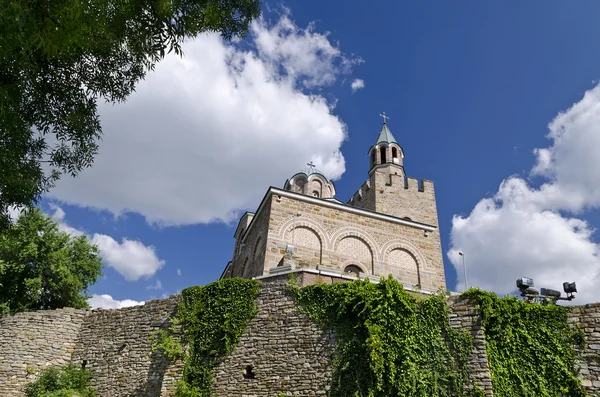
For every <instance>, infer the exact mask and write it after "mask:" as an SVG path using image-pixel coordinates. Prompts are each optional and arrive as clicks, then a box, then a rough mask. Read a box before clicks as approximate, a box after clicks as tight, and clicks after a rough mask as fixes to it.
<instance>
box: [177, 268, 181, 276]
mask: <svg viewBox="0 0 600 397" xmlns="http://www.w3.org/2000/svg"><path fill="white" fill-rule="evenodd" d="M177 275H178V276H181V269H180V268H177Z"/></svg>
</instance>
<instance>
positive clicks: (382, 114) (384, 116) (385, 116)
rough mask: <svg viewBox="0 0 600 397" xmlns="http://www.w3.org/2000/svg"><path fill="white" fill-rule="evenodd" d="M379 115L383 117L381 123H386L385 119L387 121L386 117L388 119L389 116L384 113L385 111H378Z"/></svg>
mask: <svg viewBox="0 0 600 397" xmlns="http://www.w3.org/2000/svg"><path fill="white" fill-rule="evenodd" d="M379 115H380V116H381V117H383V124H385V123H386V121H387V119H389V117H388V116H387V115H386V114H385V112H383V113H379Z"/></svg>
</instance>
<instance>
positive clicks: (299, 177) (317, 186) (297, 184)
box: [283, 163, 335, 199]
mask: <svg viewBox="0 0 600 397" xmlns="http://www.w3.org/2000/svg"><path fill="white" fill-rule="evenodd" d="M308 165H309V168H307V169H304V170H302V171H300V172H297V173H295V174H294V175H293V176H292V177H291V178H290V179H288V180H287V181H285V184H284V185H283V188H284V189H285V190H289V191H290V192H294V193H300V194H305V195H307V196H312V197H317V198H324V199H329V198H333V197H334V196H335V186H334V185H333V182H331V181H330V180H329V179H327V177H326V176H325V174H323V173H322V172H321V171H319V170H318V169H316V168H315V167H314V166H313V165H312V163H309V164H308Z"/></svg>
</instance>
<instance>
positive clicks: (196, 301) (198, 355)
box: [153, 278, 259, 397]
mask: <svg viewBox="0 0 600 397" xmlns="http://www.w3.org/2000/svg"><path fill="white" fill-rule="evenodd" d="M258 292H259V282H258V281H255V280H246V279H236V278H233V279H223V280H219V281H216V282H214V283H211V284H207V285H205V286H203V287H189V288H186V289H184V290H183V291H182V292H181V300H180V301H179V308H178V311H177V314H176V315H175V317H174V318H173V319H172V323H173V325H172V326H171V328H170V329H169V330H168V331H159V332H158V333H157V335H156V340H155V341H154V344H153V349H155V350H162V351H164V352H165V353H166V354H167V355H168V356H169V357H170V358H171V359H172V360H178V359H183V360H184V369H183V379H182V381H181V382H180V383H179V384H178V386H177V392H176V396H177V397H196V396H210V393H211V388H212V379H213V378H212V371H213V368H214V367H215V366H216V364H217V363H218V359H219V358H220V357H223V356H225V355H227V354H229V353H231V352H232V351H233V348H234V347H235V346H236V344H237V343H238V342H239V340H240V337H241V336H242V333H243V332H244V329H245V328H246V325H247V324H248V322H249V321H250V320H251V319H252V318H253V317H254V316H255V315H256V310H257V309H256V307H255V303H254V301H255V299H256V296H257V295H258Z"/></svg>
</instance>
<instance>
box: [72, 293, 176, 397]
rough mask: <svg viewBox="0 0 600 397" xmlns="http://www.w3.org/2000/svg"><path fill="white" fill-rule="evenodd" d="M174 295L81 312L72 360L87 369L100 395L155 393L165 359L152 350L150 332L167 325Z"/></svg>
mask: <svg viewBox="0 0 600 397" xmlns="http://www.w3.org/2000/svg"><path fill="white" fill-rule="evenodd" d="M176 309H177V298H176V297H171V298H168V299H164V300H154V301H149V302H146V303H145V304H144V305H142V306H134V307H128V308H123V309H119V310H97V311H93V312H92V313H91V314H90V315H89V316H87V317H86V318H85V321H84V323H83V326H82V328H81V332H80V333H79V336H78V338H77V347H76V348H75V351H74V353H73V362H75V363H78V364H81V365H82V366H83V365H85V368H86V369H89V370H90V371H91V373H92V377H93V378H92V379H93V386H94V387H95V388H96V394H97V395H98V396H102V397H124V396H128V397H133V396H139V397H142V396H145V397H146V396H147V397H159V396H160V395H161V388H162V386H163V381H166V383H169V382H172V381H173V379H171V377H169V376H167V377H165V373H166V372H167V373H168V371H167V368H168V367H169V360H168V359H167V358H166V357H165V356H163V355H162V354H159V353H155V352H152V333H153V332H154V331H155V330H158V329H166V328H168V327H169V326H170V321H169V318H170V317H172V316H173V315H174V314H175V312H176Z"/></svg>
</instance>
